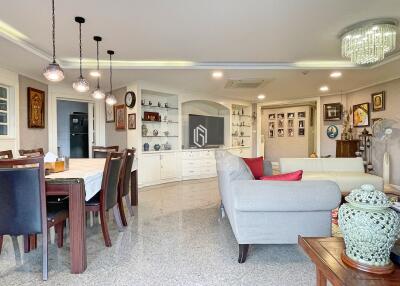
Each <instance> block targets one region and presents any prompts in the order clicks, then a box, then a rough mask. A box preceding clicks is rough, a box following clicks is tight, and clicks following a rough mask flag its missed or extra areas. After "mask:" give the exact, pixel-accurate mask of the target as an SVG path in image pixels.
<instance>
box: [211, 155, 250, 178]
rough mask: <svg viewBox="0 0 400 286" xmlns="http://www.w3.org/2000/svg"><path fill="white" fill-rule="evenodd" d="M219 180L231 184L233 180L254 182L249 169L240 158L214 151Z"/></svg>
mask: <svg viewBox="0 0 400 286" xmlns="http://www.w3.org/2000/svg"><path fill="white" fill-rule="evenodd" d="M215 159H216V162H217V172H218V177H219V180H222V181H225V182H231V181H235V180H254V176H253V174H252V173H251V171H250V168H249V167H248V166H247V165H246V163H245V162H244V161H243V159H242V158H240V157H238V156H235V155H233V154H231V153H229V152H228V151H219V150H218V151H215Z"/></svg>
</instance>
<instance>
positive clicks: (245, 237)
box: [216, 151, 341, 263]
mask: <svg viewBox="0 0 400 286" xmlns="http://www.w3.org/2000/svg"><path fill="white" fill-rule="evenodd" d="M216 161H217V173H218V183H219V191H220V194H221V200H222V203H221V211H222V213H223V214H226V216H227V217H228V219H229V222H230V224H231V227H232V230H233V233H234V235H235V238H236V240H237V242H238V244H239V259H238V262H239V263H243V262H245V261H246V257H247V253H248V249H249V245H251V244H296V243H297V236H298V235H302V236H308V237H311V236H319V237H326V236H331V210H332V209H334V208H336V207H337V206H338V205H339V203H340V200H341V193H340V189H339V187H338V185H337V184H336V183H335V182H332V181H298V182H284V181H258V180H254V177H253V175H252V174H251V172H250V170H249V169H248V167H247V165H246V164H245V163H244V161H243V160H242V159H241V158H240V157H237V156H234V155H232V154H231V153H229V152H227V151H216ZM264 172H266V174H265V175H270V174H271V172H272V171H271V167H270V164H269V163H268V162H264Z"/></svg>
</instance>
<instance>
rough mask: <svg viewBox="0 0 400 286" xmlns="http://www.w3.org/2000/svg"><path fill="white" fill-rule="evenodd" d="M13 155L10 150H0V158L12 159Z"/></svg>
mask: <svg viewBox="0 0 400 286" xmlns="http://www.w3.org/2000/svg"><path fill="white" fill-rule="evenodd" d="M13 157H14V156H13V152H12V150H5V151H0V159H12V158H13Z"/></svg>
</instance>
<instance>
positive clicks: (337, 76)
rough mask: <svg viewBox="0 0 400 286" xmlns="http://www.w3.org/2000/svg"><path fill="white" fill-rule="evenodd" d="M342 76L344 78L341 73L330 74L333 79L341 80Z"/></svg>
mask: <svg viewBox="0 0 400 286" xmlns="http://www.w3.org/2000/svg"><path fill="white" fill-rule="evenodd" d="M341 76H342V73H341V72H340V71H334V72H331V74H330V77H331V78H339V77H341Z"/></svg>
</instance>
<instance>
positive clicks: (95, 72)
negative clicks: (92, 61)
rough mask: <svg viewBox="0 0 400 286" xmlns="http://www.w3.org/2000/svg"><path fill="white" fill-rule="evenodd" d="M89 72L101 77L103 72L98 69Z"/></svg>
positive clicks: (93, 75)
mask: <svg viewBox="0 0 400 286" xmlns="http://www.w3.org/2000/svg"><path fill="white" fill-rule="evenodd" d="M89 74H90V76H92V77H101V73H100V72H99V71H98V70H94V71H91V72H90V73H89Z"/></svg>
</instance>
